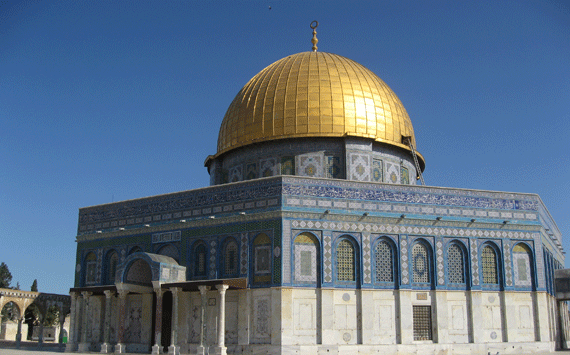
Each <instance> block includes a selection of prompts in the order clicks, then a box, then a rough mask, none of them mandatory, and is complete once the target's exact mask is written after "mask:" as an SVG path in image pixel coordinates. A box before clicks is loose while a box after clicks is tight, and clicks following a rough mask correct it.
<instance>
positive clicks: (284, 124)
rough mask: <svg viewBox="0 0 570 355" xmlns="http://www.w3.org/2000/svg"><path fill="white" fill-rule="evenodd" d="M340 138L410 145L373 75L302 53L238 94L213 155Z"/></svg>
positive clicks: (407, 131) (403, 119)
mask: <svg viewBox="0 0 570 355" xmlns="http://www.w3.org/2000/svg"><path fill="white" fill-rule="evenodd" d="M344 136H352V137H364V138H372V139H374V140H376V141H378V142H382V143H387V144H390V145H394V146H398V147H401V148H404V149H408V150H409V147H408V146H407V145H405V144H403V143H402V137H403V136H404V137H406V136H410V137H411V139H412V142H413V143H412V144H413V145H414V148H415V146H416V143H415V137H414V130H413V127H412V122H411V121H410V117H409V116H408V113H407V112H406V109H405V108H404V106H403V105H402V103H401V102H400V100H399V99H398V97H397V96H396V94H394V92H393V91H392V90H391V89H390V88H389V87H388V85H386V83H384V82H383V81H382V80H381V79H380V78H379V77H378V76H376V75H375V74H374V73H373V72H371V71H370V70H368V69H367V68H365V67H364V66H362V65H360V64H358V63H356V62H355V61H353V60H350V59H348V58H345V57H342V56H340V55H336V54H331V53H324V52H302V53H297V54H294V55H291V56H288V57H285V58H283V59H281V60H278V61H276V62H275V63H273V64H271V65H269V66H268V67H267V68H265V69H263V70H262V71H261V72H259V73H258V74H257V75H256V76H254V77H253V78H252V79H251V80H250V81H249V82H248V83H247V84H246V85H245V86H244V87H243V88H242V89H241V90H240V92H239V93H238V94H237V95H236V97H235V98H234V100H233V102H232V103H231V105H230V107H229V108H228V111H227V112H226V115H225V116H224V120H223V122H222V125H221V127H220V134H219V136H218V153H217V155H220V154H222V153H225V152H227V151H229V150H232V149H234V148H237V147H240V146H244V145H247V144H251V143H257V142H263V141H269V140H275V139H283V138H301V137H344ZM418 157H419V158H420V160H421V161H422V163H423V161H424V159H423V157H421V155H419V154H418ZM422 165H423V164H422Z"/></svg>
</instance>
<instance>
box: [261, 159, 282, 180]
mask: <svg viewBox="0 0 570 355" xmlns="http://www.w3.org/2000/svg"><path fill="white" fill-rule="evenodd" d="M259 166H260V169H259V170H260V171H261V177H268V176H274V175H279V174H277V169H278V168H279V166H278V165H277V162H276V159H275V158H269V159H261V160H260V161H259Z"/></svg>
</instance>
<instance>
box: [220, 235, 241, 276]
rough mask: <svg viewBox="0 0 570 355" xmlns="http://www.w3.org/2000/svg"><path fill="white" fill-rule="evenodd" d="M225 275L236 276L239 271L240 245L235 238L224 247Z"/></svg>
mask: <svg viewBox="0 0 570 355" xmlns="http://www.w3.org/2000/svg"><path fill="white" fill-rule="evenodd" d="M223 261H224V268H223V270H224V276H226V277H228V276H236V275H237V273H238V246H237V243H236V242H235V240H234V239H233V238H231V239H230V240H229V241H228V242H226V245H225V248H224V260H223Z"/></svg>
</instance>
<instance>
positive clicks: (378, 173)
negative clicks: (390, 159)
mask: <svg viewBox="0 0 570 355" xmlns="http://www.w3.org/2000/svg"><path fill="white" fill-rule="evenodd" d="M372 181H374V182H383V181H384V170H383V164H382V160H380V159H374V160H372Z"/></svg>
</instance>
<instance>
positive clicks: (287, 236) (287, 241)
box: [282, 220, 296, 284]
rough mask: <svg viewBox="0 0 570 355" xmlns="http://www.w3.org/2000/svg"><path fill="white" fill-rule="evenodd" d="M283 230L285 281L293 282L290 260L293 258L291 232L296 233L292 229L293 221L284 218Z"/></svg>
mask: <svg viewBox="0 0 570 355" xmlns="http://www.w3.org/2000/svg"><path fill="white" fill-rule="evenodd" d="M282 228H283V232H282V238H283V239H282V240H283V242H282V243H283V253H282V254H283V263H282V264H283V283H286V284H287V283H290V282H291V266H290V264H289V260H291V233H295V234H296V232H295V231H292V230H291V221H289V220H284V221H283V227H282Z"/></svg>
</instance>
